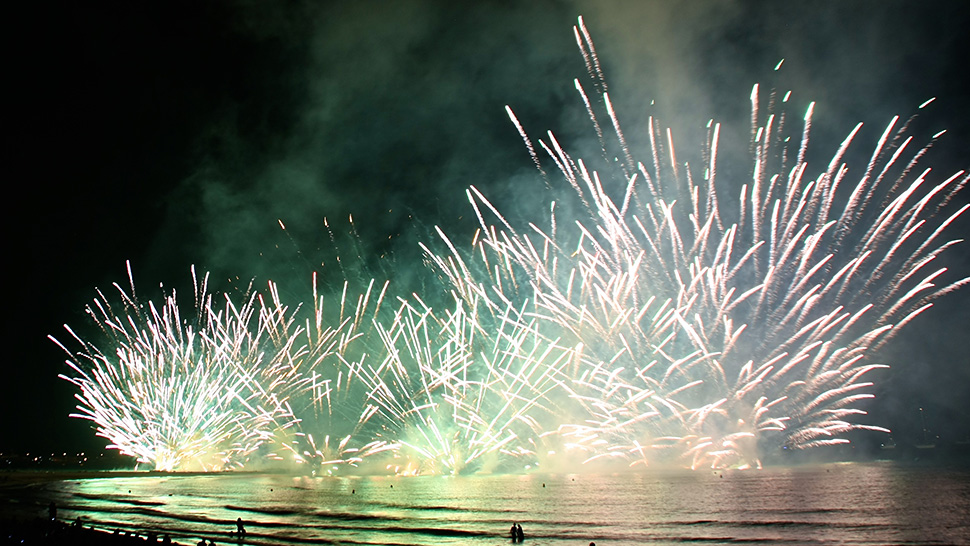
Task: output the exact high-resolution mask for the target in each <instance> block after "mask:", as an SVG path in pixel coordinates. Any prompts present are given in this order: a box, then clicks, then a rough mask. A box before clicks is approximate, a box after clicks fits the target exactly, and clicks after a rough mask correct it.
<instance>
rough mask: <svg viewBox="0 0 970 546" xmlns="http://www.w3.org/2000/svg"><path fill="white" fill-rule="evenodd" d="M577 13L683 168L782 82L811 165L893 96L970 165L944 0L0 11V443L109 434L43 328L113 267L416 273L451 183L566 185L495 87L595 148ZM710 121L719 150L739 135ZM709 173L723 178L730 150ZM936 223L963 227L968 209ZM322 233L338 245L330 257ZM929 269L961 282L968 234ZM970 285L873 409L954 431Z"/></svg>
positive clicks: (216, 276)
mask: <svg viewBox="0 0 970 546" xmlns="http://www.w3.org/2000/svg"><path fill="white" fill-rule="evenodd" d="M788 4H791V5H788ZM579 15H583V16H584V18H585V20H586V23H587V26H588V28H589V29H590V32H591V33H592V36H593V40H594V41H595V43H596V46H597V49H598V52H599V56H600V60H601V62H602V63H603V68H604V71H605V73H606V77H607V80H608V81H609V84H610V89H611V96H612V98H613V100H614V103H615V104H616V105H617V109H618V111H619V115H620V117H621V120H622V122H623V123H624V125H625V129H626V133H627V137H628V139H629V140H630V142H631V145H632V147H633V149H634V150H635V151H641V152H640V153H639V154H638V155H640V156H644V153H643V152H642V151H645V150H646V147H647V142H646V141H645V139H644V138H643V136H644V133H643V132H642V131H640V130H638V127H642V125H643V123H644V121H645V119H646V116H648V115H655V116H657V117H659V118H660V119H661V121H662V123H663V124H664V125H668V126H671V127H673V128H674V134H675V138H676V140H677V144H678V155H679V156H682V157H684V158H685V159H691V158H693V159H694V160H695V162H696V160H697V154H699V150H700V144H701V142H702V138H703V137H704V135H705V131H706V130H705V125H706V123H707V121H708V120H709V119H711V118H714V119H716V120H717V121H720V122H722V123H725V124H726V126H728V127H733V130H734V131H735V132H734V133H733V134H735V135H740V136H741V137H744V138H747V136H746V135H747V131H748V128H749V125H748V121H747V119H749V109H750V103H749V101H748V97H749V94H750V90H751V86H752V85H753V84H754V83H755V82H761V83H762V86H763V87H774V86H777V87H778V88H779V89H780V90H782V91H785V90H788V89H792V90H793V95H792V101H791V104H792V105H793V106H792V110H793V111H794V113H795V114H796V115H797V116H800V115H801V114H802V113H803V112H804V110H805V108H806V107H807V105H808V103H809V102H811V101H813V100H814V101H816V102H817V105H816V108H815V118H814V128H813V131H814V132H813V135H814V136H813V143H812V150H813V153H817V154H818V157H817V158H816V159H815V160H814V163H812V165H810V167H809V170H810V172H811V173H813V175H814V174H815V173H817V172H818V171H819V170H821V169H823V168H824V167H825V166H826V165H827V162H828V159H829V158H830V157H831V155H832V154H833V153H834V151H835V150H836V148H837V147H838V145H839V143H840V142H841V140H842V139H843V138H844V137H845V135H847V134H848V133H849V131H850V130H851V129H852V128H853V127H854V126H855V124H856V123H857V122H859V121H862V122H864V123H865V125H864V129H863V131H862V132H861V133H860V135H859V137H858V139H857V144H856V150H857V152H858V154H859V156H860V157H862V158H863V159H862V160H863V161H865V159H867V158H868V154H869V153H871V150H872V146H873V145H874V143H875V141H876V139H877V138H878V136H879V134H881V132H882V130H883V129H884V127H885V125H886V123H888V121H889V119H890V118H891V117H892V116H893V115H895V114H900V115H902V116H903V117H908V116H909V115H910V114H912V113H913V112H914V111H915V110H916V108H917V106H919V105H920V104H921V103H922V102H924V101H925V100H927V99H929V98H930V97H937V100H936V101H935V102H934V103H933V104H932V105H931V106H930V107H929V108H927V109H926V111H924V112H923V113H921V115H920V118H919V119H918V122H917V123H915V124H914V134H915V135H916V136H917V140H918V141H919V142H926V141H928V140H929V138H930V137H931V136H932V135H933V134H934V133H936V132H937V131H939V130H941V129H947V130H948V133H947V135H946V136H945V137H944V138H943V139H942V140H941V141H940V142H939V143H938V144H937V145H936V147H935V148H934V149H933V150H932V153H931V155H930V157H929V158H928V159H927V160H926V161H925V162H924V164H925V165H932V166H933V167H934V169H935V172H938V173H939V174H940V176H941V177H942V176H944V175H949V174H951V173H953V172H955V171H957V170H959V169H964V168H967V167H968V166H970V115H968V114H970V109H968V104H970V102H968V99H970V96H968V89H967V87H966V85H965V83H964V81H965V80H966V76H967V49H966V43H965V41H964V39H963V36H964V35H965V33H966V29H967V28H970V4H968V3H966V2H963V1H953V2H933V1H930V2H908V1H907V2H903V1H894V0H878V1H869V2H852V1H849V2H827V1H826V2H793V3H781V2H734V1H728V2H711V1H691V2H675V1H616V0H607V1H593V0H590V1H576V2H476V3H467V5H466V3H464V2H454V1H420V2H411V1H408V2H380V1H370V0H366V1H358V2H333V3H328V2H254V1H213V2H179V1H170V2H153V3H140V2H95V3H76V2H63V3H57V2H55V3H45V4H43V5H39V6H33V7H30V8H19V9H18V10H15V11H14V12H12V13H10V14H9V15H8V19H7V25H8V26H9V27H12V28H11V30H12V32H11V33H10V35H9V36H8V40H9V41H10V45H8V47H7V55H6V59H7V62H6V66H8V67H10V69H9V70H8V71H7V75H6V77H5V78H4V79H5V82H6V85H5V87H6V88H7V90H8V92H9V91H11V90H12V92H13V98H9V96H8V99H7V103H6V109H5V110H6V112H7V114H6V115H5V116H4V118H5V120H9V121H8V122H7V123H5V125H6V129H7V131H6V132H7V135H8V136H7V138H6V139H5V140H6V141H7V143H8V144H7V145H6V146H5V156H6V161H5V164H6V165H8V166H9V167H11V168H10V169H9V170H8V171H7V172H8V176H6V177H5V178H6V186H5V187H6V188H7V190H6V191H7V198H6V202H7V204H8V205H7V206H8V212H7V213H6V214H5V215H4V222H5V230H4V231H5V233H6V237H5V241H6V242H7V246H8V250H7V258H6V259H5V260H4V263H5V264H6V267H5V269H6V272H7V274H6V276H5V278H6V279H7V281H6V287H7V290H6V292H5V303H6V305H7V313H6V314H7V319H6V320H5V324H6V329H5V339H6V345H7V347H8V349H7V353H6V355H7V356H6V359H5V362H4V363H3V364H0V365H2V366H3V381H2V383H0V385H2V387H0V388H2V392H0V404H2V405H0V409H2V418H0V450H2V451H8V450H62V449H63V450H75V449H92V448H96V447H100V446H103V445H104V442H103V441H102V440H101V439H98V438H96V437H95V436H94V433H93V431H92V430H91V429H90V427H89V425H88V423H87V422H85V421H81V420H77V419H69V418H68V417H67V415H68V413H70V412H71V411H72V409H73V406H74V400H73V398H72V396H73V393H74V386H73V385H71V384H69V383H68V382H66V381H63V380H60V379H58V378H57V375H58V374H59V373H66V371H67V367H66V365H65V364H64V359H65V355H64V354H63V352H62V351H61V350H60V349H59V348H58V347H56V346H55V345H54V344H53V343H51V342H50V341H49V340H48V339H47V336H48V334H54V335H55V336H58V337H61V338H66V336H65V335H63V328H62V325H63V324H65V323H67V324H70V325H71V326H72V327H75V328H77V329H78V330H80V331H85V327H86V325H88V322H87V321H86V318H85V315H84V312H83V309H84V306H85V304H87V303H88V302H89V301H91V300H92V299H93V297H94V296H95V292H94V290H95V288H96V287H101V288H110V284H111V283H112V282H119V283H122V284H125V283H126V282H127V280H126V275H127V274H126V269H125V262H126V260H130V261H131V263H132V268H133V270H134V277H135V282H136V287H137V288H139V291H140V293H141V294H143V295H146V296H148V297H150V296H153V295H155V294H157V292H158V290H157V289H158V287H159V285H160V284H164V286H165V288H166V289H170V288H176V289H178V290H187V289H188V288H189V287H190V286H191V284H190V283H191V278H190V273H189V270H190V266H191V265H193V264H194V265H195V266H196V267H197V268H198V269H199V270H204V271H211V272H212V276H213V280H214V281H213V282H214V284H216V286H217V287H218V288H220V289H225V290H235V289H237V287H239V286H243V287H244V286H245V285H246V284H248V282H249V281H250V280H251V279H256V282H257V283H258V284H263V283H264V282H265V280H266V279H268V278H272V279H275V280H277V281H279V282H281V283H282V285H283V287H284V290H287V291H289V293H290V294H291V296H292V297H293V298H298V297H299V294H301V292H300V290H301V288H305V286H306V285H307V283H308V281H309V278H310V273H311V272H312V271H315V270H320V271H323V272H324V275H325V276H326V277H327V278H328V279H331V280H333V279H338V278H342V276H344V275H348V276H351V277H353V276H361V275H384V274H389V275H391V276H392V278H393V280H394V282H400V283H401V284H402V285H403V286H412V285H414V284H415V283H420V278H421V277H422V275H424V272H423V270H421V266H420V263H419V262H418V261H417V260H416V258H417V257H418V256H419V249H418V248H417V242H418V241H420V240H427V239H428V238H430V235H429V233H430V231H431V228H432V227H433V226H435V225H441V226H445V227H446V229H449V230H451V232H452V233H457V234H459V235H460V234H461V233H464V232H465V230H469V229H472V228H473V227H474V217H473V215H472V211H471V208H470V206H469V205H468V203H467V201H466V199H465V195H464V190H465V188H467V187H468V186H469V185H475V186H477V187H479V188H481V189H482V190H483V192H484V193H485V194H486V195H488V196H489V197H490V198H492V199H493V201H494V202H496V203H498V204H499V206H500V207H502V208H503V210H506V211H510V213H512V214H515V213H522V214H527V213H528V212H529V210H528V209H529V206H528V203H536V204H540V205H542V204H545V203H547V202H548V201H550V200H551V199H553V198H555V192H557V191H566V188H565V184H563V186H560V187H555V188H553V189H552V190H549V189H546V188H545V187H544V186H543V183H542V180H541V179H540V177H539V176H538V174H537V172H536V170H535V168H534V166H533V165H532V162H531V160H530V158H529V156H528V154H527V152H526V150H525V147H524V146H523V144H522V142H521V140H520V139H519V137H518V134H517V133H516V130H515V127H514V126H513V125H512V124H511V123H510V121H509V120H508V118H507V117H506V115H505V112H504V107H505V105H506V104H508V105H510V106H511V107H512V108H513V109H514V110H515V112H516V114H517V115H518V117H519V119H520V120H521V121H522V123H523V125H524V126H525V127H526V129H527V130H528V131H529V132H530V133H531V134H533V135H537V136H538V135H541V134H542V133H544V131H546V130H548V129H551V130H553V131H554V132H556V134H557V136H559V137H560V139H561V141H562V142H563V143H564V144H565V145H566V147H567V149H573V150H580V151H583V150H590V149H593V144H594V136H595V135H594V134H593V132H592V130H591V128H590V126H589V124H588V121H587V120H586V117H585V111H584V109H583V106H582V103H581V102H580V99H579V97H578V96H577V94H576V92H575V90H574V89H573V86H572V80H573V78H577V77H578V78H584V77H585V68H584V65H583V60H582V57H581V55H580V54H579V52H578V49H577V47H576V45H575V42H574V40H573V35H572V25H573V24H574V23H575V21H576V17H577V16H579ZM782 58H784V59H785V62H784V64H783V66H782V69H781V70H780V71H778V72H774V71H773V69H774V67H775V65H776V64H777V63H778V61H779V60H780V59H782ZM725 134H726V135H728V137H729V136H730V135H731V134H732V133H730V132H727V133H725ZM724 140H725V143H723V146H725V149H726V153H728V154H729V152H730V151H731V149H732V148H734V147H736V146H737V143H736V142H735V143H732V141H731V139H730V138H725V139H724ZM738 142H741V144H742V145H743V146H746V145H747V144H746V143H747V141H746V140H744V141H738ZM743 146H742V149H743ZM692 154H693V155H692ZM580 155H582V154H580ZM810 160H811V158H810ZM721 168H722V172H723V173H724V175H723V176H720V177H719V180H721V181H722V182H723V183H725V184H728V183H730V176H729V175H731V174H732V169H731V166H730V165H729V164H722V166H721ZM743 172H744V168H739V169H738V173H739V175H740V174H741V173H743ZM553 180H554V181H555V180H556V179H555V178H553ZM738 184H740V182H738ZM721 193H722V195H723V194H727V195H736V189H728V190H721ZM960 199H961V200H962V201H967V200H970V191H964V192H963V194H962V195H961V197H960ZM350 215H353V218H354V226H351V225H350V223H349V221H348V217H349V216H350ZM324 218H327V219H328V223H329V225H330V227H331V229H332V231H333V233H334V238H335V239H336V243H334V242H333V241H332V240H331V236H330V233H328V230H327V229H326V228H325V227H324V220H323V219H324ZM278 220H282V221H283V222H284V223H285V225H286V227H287V231H286V232H283V230H281V229H280V226H279V223H278ZM353 233H356V237H354V236H353V235H352V234H353ZM950 233H951V236H954V237H956V236H959V237H964V238H968V237H970V221H968V219H967V218H963V219H962V221H961V222H960V223H958V224H957V225H955V226H954V229H953V230H952V231H951V232H950ZM341 253H351V254H353V255H354V256H351V258H353V259H346V257H345V259H343V260H341V261H340V262H339V263H338V262H337V260H336V257H337V256H339V255H341ZM358 255H359V258H357V256H358ZM351 263H355V264H358V265H354V266H351V265H347V264H351ZM416 264H417V265H416ZM947 264H948V265H949V266H951V267H952V268H955V269H956V270H958V271H959V272H960V273H961V274H962V275H963V276H966V275H970V246H966V245H964V246H962V247H959V248H958V249H957V250H956V251H955V252H953V253H951V255H950V256H949V258H948V261H947ZM341 267H344V268H345V269H343V270H342V269H341ZM351 267H355V268H359V269H360V270H359V271H358V270H354V271H350V270H348V269H347V268H351ZM153 290H154V292H153ZM968 304H970V290H968V289H964V290H962V291H961V292H958V293H956V294H953V295H952V297H949V298H946V299H943V300H940V301H938V302H937V306H936V307H935V308H934V309H933V310H931V311H930V312H929V313H926V314H924V315H923V316H922V317H920V319H919V320H917V321H916V322H915V323H914V324H913V325H912V327H911V328H910V329H909V330H907V331H905V332H904V333H903V335H902V336H901V337H899V338H897V339H896V341H895V342H894V343H893V344H891V346H889V347H887V349H886V350H884V351H883V353H882V354H881V356H880V360H882V361H885V362H887V363H889V364H891V365H892V366H893V367H892V369H891V370H890V371H888V372H884V373H883V374H882V375H879V376H875V375H874V376H873V377H875V380H876V381H877V384H878V388H877V391H876V392H877V395H878V398H877V401H876V402H874V403H873V404H872V405H871V406H870V409H871V413H872V415H871V418H870V419H869V422H871V423H873V424H878V425H882V426H886V427H889V428H892V429H894V430H895V431H897V434H898V435H903V436H906V435H910V436H912V435H914V434H916V430H917V429H918V427H919V415H918V408H919V407H924V408H925V409H926V418H927V421H928V425H929V426H930V428H931V429H933V430H934V431H936V432H938V433H939V434H940V435H941V437H943V438H945V439H956V438H963V437H965V436H966V435H967V434H970V397H968V396H967V392H970V356H968V355H970V351H968V349H967V348H966V345H967V343H968V340H970V334H968V332H970V312H968Z"/></svg>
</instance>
